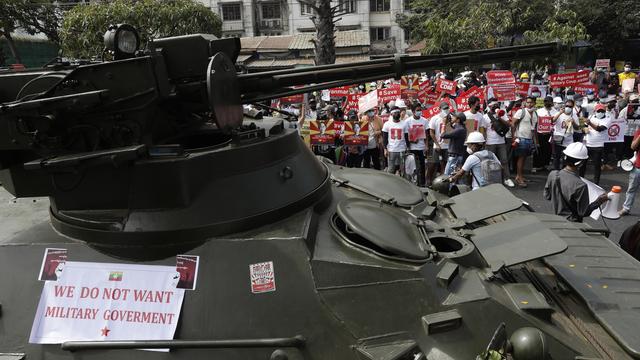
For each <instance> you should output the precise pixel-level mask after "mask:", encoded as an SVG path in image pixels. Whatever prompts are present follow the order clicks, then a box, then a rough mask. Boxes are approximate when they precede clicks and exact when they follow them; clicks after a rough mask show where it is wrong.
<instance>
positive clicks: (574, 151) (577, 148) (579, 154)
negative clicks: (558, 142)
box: [563, 142, 589, 160]
mask: <svg viewBox="0 0 640 360" xmlns="http://www.w3.org/2000/svg"><path fill="white" fill-rule="evenodd" d="M563 153H564V154H565V155H567V156H569V157H572V158H574V159H578V160H585V159H588V158H589V153H588V152H587V147H586V146H585V145H584V144H583V143H581V142H574V143H571V144H569V146H567V148H566V149H564V151H563Z"/></svg>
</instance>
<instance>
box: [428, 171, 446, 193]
mask: <svg viewBox="0 0 640 360" xmlns="http://www.w3.org/2000/svg"><path fill="white" fill-rule="evenodd" d="M449 184H450V183H449V176H448V175H440V176H438V177H437V178H435V179H433V183H431V188H432V189H433V190H435V191H437V192H439V193H440V194H443V195H449Z"/></svg>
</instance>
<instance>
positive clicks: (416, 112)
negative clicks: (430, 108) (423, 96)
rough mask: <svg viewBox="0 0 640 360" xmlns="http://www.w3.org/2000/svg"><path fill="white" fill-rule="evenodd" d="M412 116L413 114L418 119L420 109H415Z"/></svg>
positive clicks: (420, 114) (420, 113)
mask: <svg viewBox="0 0 640 360" xmlns="http://www.w3.org/2000/svg"><path fill="white" fill-rule="evenodd" d="M413 116H414V117H415V118H416V119H420V117H421V116H422V111H420V110H416V111H415V112H414V113H413Z"/></svg>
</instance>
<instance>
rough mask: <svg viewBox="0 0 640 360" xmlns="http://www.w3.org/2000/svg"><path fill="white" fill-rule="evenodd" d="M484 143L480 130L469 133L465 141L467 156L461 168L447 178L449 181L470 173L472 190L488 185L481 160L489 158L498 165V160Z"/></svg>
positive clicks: (454, 180) (488, 180)
mask: <svg viewBox="0 0 640 360" xmlns="http://www.w3.org/2000/svg"><path fill="white" fill-rule="evenodd" d="M484 143H485V140H484V136H483V135H482V134H481V133H480V132H478V131H474V132H472V133H470V134H469V136H468V137H467V141H466V143H465V144H466V145H467V150H466V151H467V154H468V155H469V156H468V157H467V159H466V160H465V161H464V164H462V168H460V170H458V171H456V173H455V174H453V175H452V176H451V177H450V178H449V182H450V183H452V184H453V183H455V182H457V181H458V179H460V178H462V177H463V176H464V175H465V174H471V177H472V179H473V180H472V181H471V188H472V190H476V189H478V188H481V187H483V186H487V185H489V182H490V179H485V177H484V174H483V171H482V162H483V161H485V160H489V161H491V162H493V163H495V164H498V166H499V164H500V160H498V158H497V157H496V155H495V154H494V153H492V152H490V151H488V150H486V149H485V148H484Z"/></svg>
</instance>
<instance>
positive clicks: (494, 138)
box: [483, 99, 516, 188]
mask: <svg viewBox="0 0 640 360" xmlns="http://www.w3.org/2000/svg"><path fill="white" fill-rule="evenodd" d="M483 120H484V127H485V129H487V141H486V149H487V150H489V151H491V152H492V153H494V154H495V155H496V157H498V160H500V164H501V165H502V171H503V173H504V179H505V180H504V185H505V186H508V187H511V188H512V187H515V186H516V184H515V183H514V182H513V180H511V179H510V176H511V175H510V171H509V156H508V153H509V150H510V148H511V147H510V146H509V147H507V141H506V140H505V136H507V135H510V134H511V124H510V123H509V118H508V117H507V115H506V111H504V110H503V109H501V108H500V103H499V102H498V101H496V99H490V100H489V109H488V111H487V113H486V114H485V115H484V119H483ZM510 139H511V136H509V142H508V143H509V144H510V143H511V141H510Z"/></svg>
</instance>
